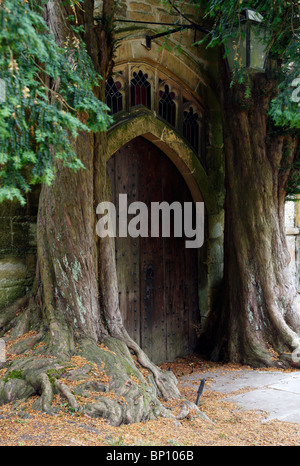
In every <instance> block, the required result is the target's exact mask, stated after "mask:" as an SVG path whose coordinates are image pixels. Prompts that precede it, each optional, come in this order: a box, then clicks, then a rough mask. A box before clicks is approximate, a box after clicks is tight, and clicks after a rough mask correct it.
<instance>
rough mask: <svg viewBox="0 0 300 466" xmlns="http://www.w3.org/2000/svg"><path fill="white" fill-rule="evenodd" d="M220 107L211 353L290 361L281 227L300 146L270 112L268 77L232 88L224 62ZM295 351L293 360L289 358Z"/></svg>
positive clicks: (295, 338) (293, 298)
mask: <svg viewBox="0 0 300 466" xmlns="http://www.w3.org/2000/svg"><path fill="white" fill-rule="evenodd" d="M221 69H222V80H221V82H222V89H221V94H222V99H221V100H222V109H223V122H224V147H225V164H226V204H225V212H226V220H225V247H224V249H225V277H224V302H223V305H222V310H221V312H220V314H219V315H216V314H215V315H214V316H212V319H211V322H210V325H211V327H210V330H209V332H211V334H210V338H211V341H212V345H213V351H212V355H213V357H214V358H227V359H229V360H230V361H234V362H242V363H248V364H252V365H268V366H269V365H281V364H284V361H285V363H286V362H287V361H289V362H290V363H292V364H293V365H296V363H297V361H298V355H297V351H296V353H295V354H294V356H295V358H293V357H292V354H289V355H288V354H286V355H285V356H284V355H283V353H292V352H293V351H294V350H296V349H298V348H299V347H300V344H299V343H300V340H299V332H300V309H299V307H300V306H299V300H298V301H297V290H296V286H295V283H293V280H292V277H291V274H290V271H289V261H290V257H289V253H288V250H287V244H286V237H285V227H284V204H285V197H286V186H287V180H288V176H289V173H290V170H291V166H292V164H293V162H294V161H295V158H296V156H297V153H299V152H298V151H299V147H298V144H299V140H298V138H297V135H296V133H295V134H287V133H284V131H281V132H280V130H279V129H276V128H274V127H272V125H271V122H270V120H269V118H268V109H269V103H270V100H271V98H272V96H273V92H274V88H275V87H274V82H272V81H271V80H268V79H267V77H266V76H265V75H264V74H257V75H253V76H252V92H251V97H250V98H249V99H247V98H245V88H244V87H243V86H238V85H235V86H233V87H232V88H230V85H229V79H230V78H229V76H228V74H227V70H226V67H225V65H224V63H223V64H222V66H221ZM293 359H294V360H293Z"/></svg>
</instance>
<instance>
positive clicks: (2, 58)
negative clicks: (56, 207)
mask: <svg viewBox="0 0 300 466" xmlns="http://www.w3.org/2000/svg"><path fill="white" fill-rule="evenodd" d="M71 1H72V0H71ZM38 4H39V2H38V1H37V0H0V79H1V80H3V81H4V83H5V96H4V97H5V98H2V99H1V100H0V202H2V201H3V200H4V199H14V198H17V199H18V200H19V201H20V202H21V203H22V204H23V203H24V202H25V199H24V193H26V192H28V191H29V190H30V187H31V185H33V184H36V183H47V184H50V183H51V182H52V180H53V178H54V176H55V170H56V168H55V167H56V166H57V163H58V162H57V161H58V160H59V161H60V162H59V163H61V164H62V165H63V166H66V167H69V168H70V169H72V170H78V169H83V168H84V167H83V164H82V162H81V161H80V160H79V159H78V157H77V155H76V153H75V151H74V150H73V148H72V141H74V139H75V138H76V136H77V135H78V133H79V132H80V131H104V130H106V129H107V126H108V125H109V123H110V122H111V117H109V116H108V114H107V110H108V109H107V107H106V106H105V105H104V104H103V103H102V102H100V101H99V100H98V99H97V98H96V97H95V94H94V89H95V88H96V87H97V86H99V84H100V79H101V77H100V76H99V75H98V74H97V73H96V72H95V69H94V67H93V64H92V61H91V59H90V57H89V55H88V53H87V51H86V48H85V44H84V42H83V41H82V40H81V39H80V36H79V33H80V32H81V28H80V27H79V28H74V27H73V28H72V27H71V25H70V31H72V32H71V33H70V37H69V38H68V40H67V41H66V43H65V44H64V46H63V47H59V46H58V45H57V44H56V43H55V40H54V37H53V36H52V35H51V34H50V32H49V30H48V28H47V26H46V24H45V22H44V20H43V17H42V8H41V7H40V6H38ZM69 19H70V20H72V18H69ZM3 81H2V83H3ZM2 87H3V86H2ZM0 95H1V93H0Z"/></svg>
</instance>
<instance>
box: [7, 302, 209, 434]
mask: <svg viewBox="0 0 300 466" xmlns="http://www.w3.org/2000/svg"><path fill="white" fill-rule="evenodd" d="M22 303H25V301H22V302H18V303H15V305H14V306H12V307H11V309H10V310H11V312H10V316H11V321H8V320H5V323H4V325H5V328H9V331H8V332H7V333H6V334H5V335H4V336H3V338H4V340H5V341H6V346H7V362H6V364H2V366H0V405H1V404H4V403H9V402H16V401H18V400H24V399H27V400H30V399H31V397H32V396H37V395H39V396H38V397H37V398H36V400H35V401H34V403H33V405H32V407H33V408H34V409H37V410H41V411H43V412H45V413H48V414H56V413H57V412H58V411H59V410H60V409H62V408H61V405H62V403H63V406H65V405H66V404H67V405H68V406H69V408H68V409H70V410H72V412H76V413H84V414H85V415H88V416H90V417H103V418H105V419H107V421H108V422H109V423H110V424H112V425H115V426H117V425H120V424H122V423H126V424H127V423H134V422H140V421H146V420H150V419H156V418H157V417H158V416H163V417H169V418H173V419H174V422H178V420H181V419H183V418H184V417H187V416H189V415H190V412H191V411H192V412H194V413H195V414H196V415H199V416H203V417H204V418H206V417H205V416H204V415H203V414H202V413H201V412H200V410H199V409H198V407H197V406H196V405H193V403H189V402H187V401H186V400H185V399H184V398H183V397H182V396H181V394H180V392H179V390H178V387H177V380H176V377H175V375H174V374H173V373H172V372H171V371H164V370H162V369H160V368H159V367H157V366H156V365H155V364H153V363H152V362H151V361H150V360H149V358H148V357H147V355H146V354H145V353H144V352H143V351H142V350H141V349H140V348H139V347H138V345H136V343H135V342H134V341H132V340H131V338H130V337H129V336H128V335H127V332H126V331H124V333H122V334H119V335H118V338H116V337H111V336H106V337H104V340H103V342H102V343H101V344H99V343H96V342H95V341H93V340H91V339H87V338H82V339H81V340H79V341H77V343H76V352H75V354H73V355H72V354H70V356H69V358H67V359H64V360H62V359H61V358H59V356H58V355H55V354H54V352H53V347H51V352H49V342H50V341H51V338H49V331H46V330H45V327H44V326H43V324H42V319H41V318H40V320H38V318H37V314H36V315H35V317H34V318H33V315H34V314H35V311H36V310H35V309H29V308H27V309H25V310H23V312H22V313H20V314H19V315H18V316H17V315H16V314H17V312H18V310H19V309H20V304H22ZM39 316H40V317H41V315H40V314H39ZM2 322H4V320H2ZM25 323H26V324H25ZM33 323H34V325H33V329H30V327H31V326H32V324H33ZM2 329H3V327H2ZM29 329H30V330H29ZM169 399H177V400H178V402H182V401H184V404H183V405H182V410H181V412H180V416H179V417H178V416H177V419H176V416H175V415H174V414H173V413H172V412H171V410H170V409H167V408H166V407H165V406H164V404H163V402H164V401H166V400H169ZM58 400H61V401H58Z"/></svg>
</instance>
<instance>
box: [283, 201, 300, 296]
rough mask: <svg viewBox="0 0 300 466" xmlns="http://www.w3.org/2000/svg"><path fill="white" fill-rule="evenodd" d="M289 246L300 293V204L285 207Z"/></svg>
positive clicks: (293, 273) (295, 203) (291, 267)
mask: <svg viewBox="0 0 300 466" xmlns="http://www.w3.org/2000/svg"><path fill="white" fill-rule="evenodd" d="M285 226H286V238H287V246H288V250H289V253H290V256H291V262H290V270H291V273H292V276H293V279H294V280H295V284H296V287H297V289H298V292H299V293H300V202H291V201H290V202H287V203H286V205H285Z"/></svg>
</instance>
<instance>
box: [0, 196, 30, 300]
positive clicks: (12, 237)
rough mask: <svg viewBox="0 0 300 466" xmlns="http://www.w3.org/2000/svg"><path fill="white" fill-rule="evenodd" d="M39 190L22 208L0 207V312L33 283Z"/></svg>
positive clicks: (4, 204)
mask: <svg viewBox="0 0 300 466" xmlns="http://www.w3.org/2000/svg"><path fill="white" fill-rule="evenodd" d="M37 202H38V190H36V191H35V192H33V193H32V195H31V196H30V198H28V204H27V206H26V207H25V208H22V207H21V206H20V205H19V204H18V203H12V202H5V203H3V204H1V205H0V309H1V308H4V307H6V306H8V305H10V304H11V303H12V302H13V301H15V300H16V299H18V298H20V297H22V296H24V295H25V294H26V292H27V291H29V290H30V287H31V285H32V282H33V278H34V274H35V265H36V214H37Z"/></svg>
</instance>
